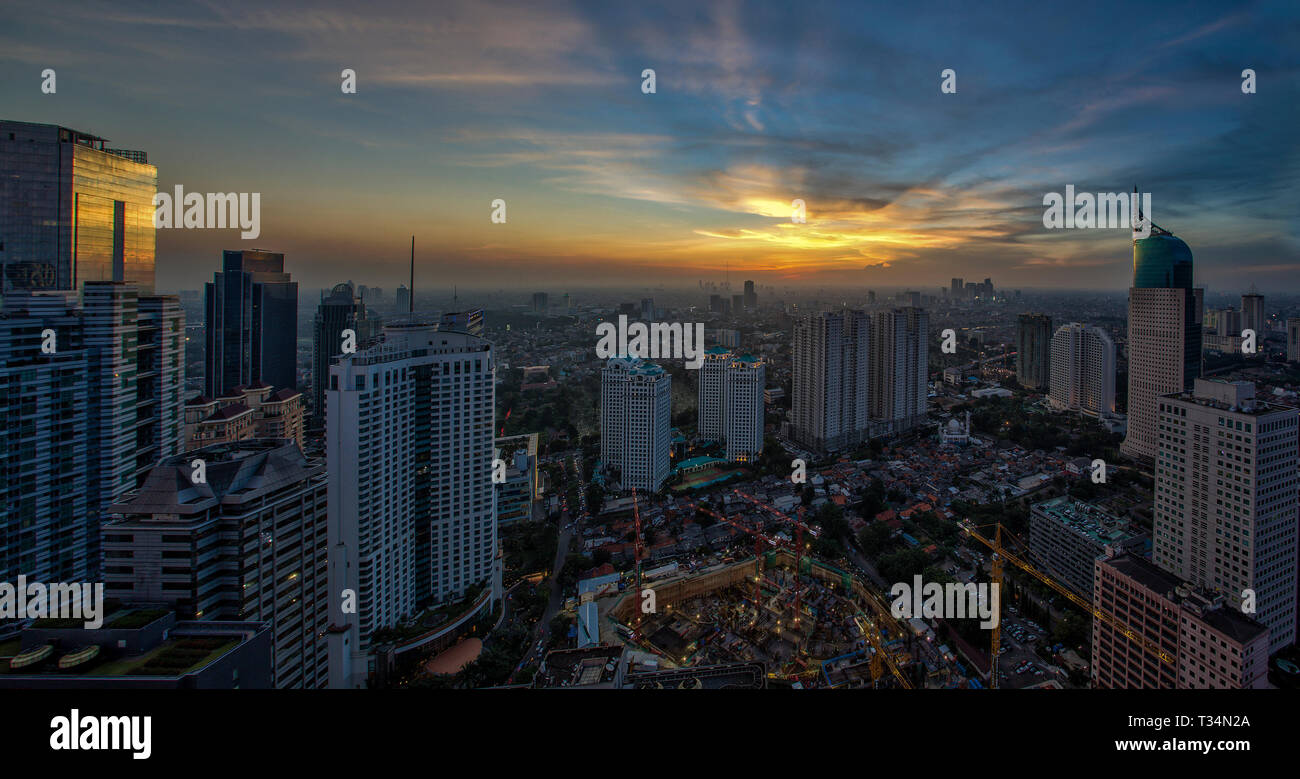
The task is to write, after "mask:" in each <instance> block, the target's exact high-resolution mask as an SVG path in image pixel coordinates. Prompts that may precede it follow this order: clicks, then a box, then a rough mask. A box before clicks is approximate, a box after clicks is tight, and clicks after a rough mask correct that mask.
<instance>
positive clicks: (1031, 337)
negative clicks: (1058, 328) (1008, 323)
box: [1016, 314, 1052, 390]
mask: <svg viewBox="0 0 1300 779" xmlns="http://www.w3.org/2000/svg"><path fill="white" fill-rule="evenodd" d="M1051 364H1052V318H1051V317H1050V316H1047V315H1046V314H1021V315H1020V317H1019V320H1018V326H1017V329H1016V381H1018V382H1020V385H1021V386H1022V387H1025V388H1027V389H1036V390H1038V389H1047V387H1048V385H1049V379H1048V373H1049V372H1050V370H1051Z"/></svg>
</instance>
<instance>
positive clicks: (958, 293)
mask: <svg viewBox="0 0 1300 779" xmlns="http://www.w3.org/2000/svg"><path fill="white" fill-rule="evenodd" d="M962 285H963V282H962V280H961V279H958V278H954V279H953V280H952V299H953V300H961V298H962V291H963V289H964V287H963V286H962Z"/></svg>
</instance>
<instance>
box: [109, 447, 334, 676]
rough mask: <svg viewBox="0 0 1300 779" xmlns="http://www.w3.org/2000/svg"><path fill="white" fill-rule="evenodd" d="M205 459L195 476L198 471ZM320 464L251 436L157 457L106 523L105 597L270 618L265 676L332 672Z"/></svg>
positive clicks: (201, 616)
mask: <svg viewBox="0 0 1300 779" xmlns="http://www.w3.org/2000/svg"><path fill="white" fill-rule="evenodd" d="M195 460H201V461H202V462H203V471H204V473H203V475H204V478H203V480H202V481H198V482H196V481H195V479H194V465H193V462H194V461H195ZM325 477H326V472H325V464H324V463H323V462H321V461H320V460H309V459H308V458H307V457H305V456H303V453H302V451H301V450H300V449H299V448H298V444H297V443H296V442H294V441H292V440H288V439H269V438H259V439H254V440H248V441H239V442H236V443H232V444H218V445H215V446H207V447H204V448H201V449H196V450H194V451H192V452H188V453H186V454H184V455H180V456H177V457H171V458H167V459H164V460H163V461H162V462H160V463H158V464H157V465H156V466H155V467H154V468H153V469H152V470H151V471H150V473H149V475H148V477H147V478H146V479H145V481H144V484H143V486H141V487H140V489H139V490H138V491H136V492H134V493H132V494H130V495H129V496H127V497H125V498H123V499H122V500H121V501H120V502H118V503H115V504H114V505H113V506H112V507H111V508H110V509H109V510H110V518H109V519H108V520H107V521H106V522H105V523H104V526H103V530H102V535H103V545H104V558H105V562H104V595H105V597H106V598H111V599H115V600H118V601H120V602H121V603H126V604H138V605H164V606H166V607H168V608H169V609H174V610H175V611H176V612H177V613H178V614H179V615H180V618H181V619H186V620H221V621H231V620H233V621H245V622H265V623H269V624H270V626H271V631H272V650H271V655H272V661H273V667H274V672H273V682H274V686H275V687H278V688H322V687H325V686H326V685H327V683H328V680H329V659H328V655H327V652H326V640H325V636H326V629H327V628H328V627H329V603H328V601H329V598H330V591H329V590H328V589H327V583H328V569H329V566H328V543H327V542H328V535H327V529H328V528H327V524H326V520H327V516H326V513H327V512H326V503H325V501H326V492H327V488H326V484H325Z"/></svg>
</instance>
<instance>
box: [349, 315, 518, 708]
mask: <svg viewBox="0 0 1300 779" xmlns="http://www.w3.org/2000/svg"><path fill="white" fill-rule="evenodd" d="M495 375H496V371H495V367H494V365H493V357H492V346H491V344H489V343H488V342H487V341H485V340H483V339H482V338H478V337H476V336H472V335H468V334H465V333H455V332H444V331H440V330H439V329H438V322H437V320H434V319H426V318H422V317H410V318H407V319H406V320H401V321H397V322H392V323H388V324H386V325H385V326H384V339H383V341H382V342H381V343H378V344H376V345H374V346H371V347H370V348H369V349H365V350H362V351H359V352H357V353H356V354H352V355H345V356H343V357H341V358H340V359H339V361H338V362H337V363H335V364H333V365H331V366H330V383H329V388H328V389H327V390H326V392H327V395H328V397H327V399H326V409H327V410H328V414H327V418H326V433H325V438H326V442H327V447H326V451H327V460H328V464H329V518H330V519H329V527H330V531H329V535H330V539H329V543H330V592H331V593H335V594H337V593H340V592H342V591H343V590H345V589H350V590H352V591H353V592H355V593H356V594H357V613H354V614H344V613H342V612H341V611H340V610H339V609H338V607H337V606H336V605H335V604H337V603H338V599H337V598H336V597H334V596H331V622H332V623H333V625H334V627H333V628H332V629H331V634H330V642H331V643H330V679H331V686H335V687H338V686H341V687H357V686H359V685H361V683H362V682H363V681H364V680H365V678H366V675H367V668H368V655H369V652H370V649H371V644H372V636H373V634H374V631H376V630H379V629H381V628H391V627H394V626H396V625H398V624H399V623H400V621H401V620H402V619H404V618H406V617H411V616H414V615H416V614H418V613H419V611H420V609H421V608H422V607H423V606H425V605H427V604H431V603H432V604H438V603H445V602H450V601H454V600H455V599H457V598H460V597H463V596H464V595H465V594H466V593H467V592H468V591H469V590H470V588H472V587H476V586H483V587H485V588H489V589H490V590H491V593H492V595H491V598H492V599H493V600H495V599H497V598H499V597H500V586H501V583H500V569H499V567H498V564H497V561H496V548H497V527H496V492H495V490H494V489H493V484H492V459H493V451H494V437H493V429H492V428H493V415H494V404H495V392H496V382H495Z"/></svg>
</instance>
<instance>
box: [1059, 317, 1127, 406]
mask: <svg viewBox="0 0 1300 779" xmlns="http://www.w3.org/2000/svg"><path fill="white" fill-rule="evenodd" d="M1051 346H1052V369H1051V371H1050V372H1049V373H1050V376H1051V392H1050V393H1049V395H1048V401H1049V402H1050V403H1051V404H1052V407H1053V408H1056V409H1058V410H1062V411H1067V410H1068V411H1081V412H1083V413H1084V414H1088V415H1089V416H1100V415H1101V414H1113V413H1114V412H1115V344H1114V342H1113V341H1111V340H1110V336H1108V335H1106V331H1105V330H1102V329H1101V328H1100V327H1085V326H1083V325H1081V324H1079V323H1078V322H1071V323H1070V324H1068V325H1061V327H1060V328H1059V329H1058V330H1057V331H1056V335H1054V336H1052V343H1051Z"/></svg>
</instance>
